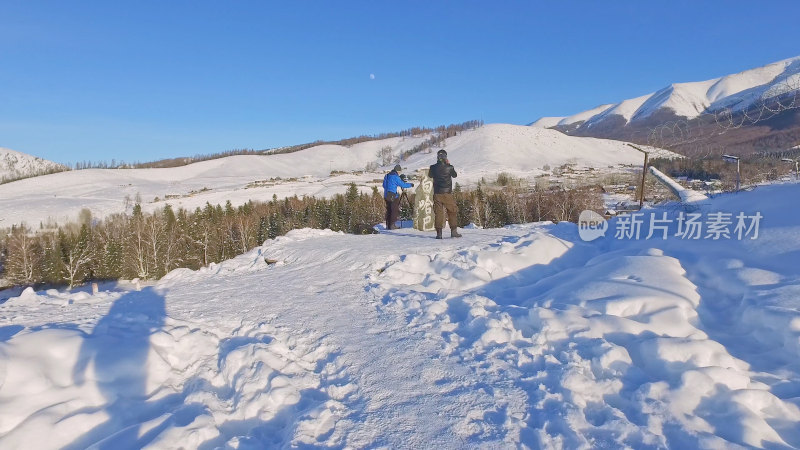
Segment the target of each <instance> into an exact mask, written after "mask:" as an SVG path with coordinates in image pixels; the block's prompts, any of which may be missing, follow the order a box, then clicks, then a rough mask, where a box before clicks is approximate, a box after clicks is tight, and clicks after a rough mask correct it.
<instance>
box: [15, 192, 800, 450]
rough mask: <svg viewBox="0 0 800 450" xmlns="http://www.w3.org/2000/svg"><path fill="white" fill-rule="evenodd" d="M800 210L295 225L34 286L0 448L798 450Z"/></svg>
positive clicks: (754, 198) (759, 200)
mask: <svg viewBox="0 0 800 450" xmlns="http://www.w3.org/2000/svg"><path fill="white" fill-rule="evenodd" d="M799 195H800V185H797V184H793V185H777V186H770V187H763V188H758V189H757V190H755V191H752V192H742V193H740V194H737V195H726V196H720V197H717V198H715V199H712V200H710V201H709V202H708V203H707V204H704V205H702V206H701V208H702V209H701V210H700V211H699V212H700V213H702V214H703V217H704V220H705V221H710V222H714V221H713V217H715V216H714V213H715V212H724V213H731V214H733V216H732V217H733V218H732V223H731V225H730V227H729V231H730V232H731V233H730V235H729V236H727V237H725V236H721V235H719V234H717V237H718V238H719V239H716V240H715V239H712V238H710V237H709V238H705V239H697V240H694V239H690V238H689V239H683V238H681V237H678V236H676V235H675V234H676V233H678V231H679V230H678V228H677V227H678V222H677V219H678V217H677V215H678V214H681V213H682V211H677V210H675V209H674V208H665V209H655V210H648V211H646V216H642V217H647V218H649V215H650V213H653V214H654V216H655V217H656V218H657V219H659V220H661V221H662V222H658V223H659V224H660V225H659V226H661V225H663V224H664V223H667V222H663V221H664V220H665V219H667V220H671V221H672V222H671V223H669V224H668V226H667V228H664V229H663V230H666V232H667V234H668V238H667V239H662V229H658V231H657V232H656V235H655V237H651V238H650V239H645V234H646V233H647V228H644V231H643V234H642V236H641V239H639V240H632V239H616V238H615V234H614V230H615V229H616V230H620V229H622V230H625V227H624V226H623V224H624V221H625V220H630V219H631V216H626V217H627V219H626V218H625V217H620V218H617V219H615V220H614V221H612V222H610V223H609V224H608V225H609V231H608V234H606V237H605V238H601V239H597V240H595V241H592V242H583V241H582V240H580V239H579V237H578V231H577V227H576V226H575V225H574V224H570V223H566V222H562V223H560V224H558V225H553V224H544V223H543V224H530V225H524V226H513V227H507V228H503V229H485V230H480V229H467V230H465V231H464V235H465V236H464V238H462V239H445V240H443V241H436V240H434V239H433V234H432V233H420V232H417V231H413V230H409V229H400V230H397V231H392V232H383V233H381V234H378V235H368V236H356V235H345V234H341V233H334V232H330V231H319V230H295V231H292V232H290V233H289V234H288V235H287V236H284V237H280V238H277V239H275V240H271V241H267V242H266V243H265V244H264V245H263V246H262V247H259V248H256V249H254V250H252V251H250V252H249V253H247V254H244V255H241V256H239V257H238V258H236V259H234V260H230V261H227V262H224V263H222V264H219V265H212V266H211V267H208V268H205V269H202V270H200V271H197V272H192V271H189V270H185V269H179V270H176V271H174V272H172V273H171V274H170V275H168V276H167V277H166V278H165V279H163V280H161V281H160V282H158V283H157V284H155V285H152V286H143V288H142V289H141V290H136V289H135V288H134V286H133V285H127V284H123V285H117V286H115V285H105V286H101V290H100V292H99V293H97V294H95V295H92V294H90V293H88V292H86V291H85V290H83V291H80V292H72V293H69V292H60V291H55V290H51V291H47V292H33V291H31V290H28V291H26V292H24V293H22V295H19V296H16V297H13V298H10V299H9V300H8V301H6V302H5V303H3V304H1V305H0V447H3V448H40V449H47V448H62V447H64V448H87V447H89V446H90V445H92V444H99V446H100V447H103V448H120V446H128V447H135V448H140V447H148V448H178V447H188V448H285V447H337V448H342V447H350V448H364V447H372V448H374V447H382V448H400V447H403V448H466V447H487V448H498V447H503V448H518V447H525V448H622V447H627V448H738V447H739V446H742V447H756V448H790V447H793V448H797V447H799V446H800V327H798V324H799V323H800V304H798V298H800V269H799V268H798V266H797V264H796V263H797V261H798V258H799V257H800V213H798V211H797V210H796V209H791V208H787V207H786V203H785V202H786V200H785V199H791V198H796V197H797V196H799ZM739 212H743V213H744V214H746V215H747V216H748V217H755V216H756V213H759V214H760V215H761V216H762V217H763V221H761V222H760V227H756V228H753V227H752V226H751V227H750V229H749V231H746V230H740V232H743V234H742V236H741V239H739V238H738V237H737V232H736V229H735V228H734V225H735V224H736V218H735V217H736V215H737V214H738V213H739ZM640 218H641V217H640ZM716 223H717V224H718V225H719V223H720V222H719V221H717V222H716ZM750 225H752V222H750ZM713 229H720V227H719V226H717V227H716V228H713ZM684 231H686V230H684ZM706 232H709V233H710V234H711V235H713V234H714V232H713V231H712V228H708V229H706V228H703V234H705V233H706ZM620 237H624V235H620ZM753 238H755V239H753ZM265 259H270V260H277V261H278V262H277V263H276V264H272V265H269V264H267V263H266V262H265Z"/></svg>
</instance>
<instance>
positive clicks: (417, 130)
mask: <svg viewBox="0 0 800 450" xmlns="http://www.w3.org/2000/svg"><path fill="white" fill-rule="evenodd" d="M481 125H483V121H482V120H480V121H478V120H470V121H467V122H464V123H460V124H451V125H440V126H438V127H435V128H429V127H412V128H408V129H406V130H402V131H397V132H391V133H378V134H374V135H361V136H355V137H350V138H345V139H339V140H334V141H323V140H317V141H314V142H308V143H305V144H299V145H292V146H288V147H281V148H277V149H262V150H254V149H251V148H243V149H234V150H228V151H225V152H219V153H209V154H198V155H195V156H192V157H179V158H167V159H160V160H157V161H150V162H133V163H126V162H124V161H117V160H115V159H112V160H111V161H110V162H108V161H99V162H95V161H78V162H76V163H75V164H74V165H73V168H74V169H75V170H81V169H154V168H167V167H179V166H185V165H187V164H191V163H196V162H200V161H208V160H212V159H219V158H225V157H228V156H237V155H266V154H281V153H293V152H298V151H300V150H305V149H308V148H311V147H316V146H319V145H342V146H345V147H350V146H353V145H355V144H359V143H362V142H368V141H375V140H382V139H389V138H393V137H413V136H422V135H425V134H429V133H434V132H435V135H436V136H435V138H434V140H433V141H431V142H430V143H428V144H426V146H425V147H421V148H420V149H418V150H416V151H420V150H423V149H425V148H429V147H430V146H432V145H438V144H439V143H440V142H442V141H444V139H447V138H448V137H452V136H455V135H456V134H457V133H458V132H460V131H463V130H466V129H471V128H476V127H479V126H481ZM413 153H416V152H413ZM409 155H410V154H409ZM61 170H62V171H63V170H69V168H67V167H64V168H63V169H61Z"/></svg>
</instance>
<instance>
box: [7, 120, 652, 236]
mask: <svg viewBox="0 0 800 450" xmlns="http://www.w3.org/2000/svg"><path fill="white" fill-rule="evenodd" d="M426 138H427V137H426V136H424V137H417V138H391V139H385V140H379V141H371V142H364V143H360V144H356V145H353V146H352V147H343V146H338V145H324V146H317V147H312V148H309V149H306V150H303V151H299V152H295V153H288V154H279V155H265V156H254V155H247V156H231V157H227V158H222V159H215V160H210V161H203V162H199V163H195V164H191V165H188V166H183V167H177V168H170V169H88V170H79V171H70V172H64V173H58V174H54V175H48V176H43V177H37V178H33V179H26V180H21V181H17V182H14V183H9V184H6V185H0V221H2V222H3V223H5V224H15V223H20V222H26V223H28V224H29V225H32V226H37V225H38V224H39V223H40V222H45V223H47V222H51V221H52V222H59V223H63V222H65V221H69V220H76V219H77V217H78V213H79V212H80V210H81V209H82V208H88V209H89V210H90V211H91V212H92V214H93V216H94V217H104V216H106V215H108V214H112V213H116V212H122V211H124V210H125V208H126V207H127V208H130V207H132V205H133V202H135V201H136V199H137V197H138V198H140V199H141V201H142V203H143V208H144V209H145V210H146V211H147V210H153V209H158V208H162V207H163V206H164V204H165V202H169V203H170V204H171V205H173V206H175V207H184V208H188V209H194V208H196V207H199V206H203V205H205V203H206V202H210V203H211V204H224V203H225V202H226V201H227V200H230V201H231V202H232V203H233V204H234V205H238V204H242V203H245V202H247V201H248V200H250V199H253V200H270V199H271V198H272V196H273V195H277V196H278V198H284V197H287V196H292V195H295V194H296V195H298V196H303V195H309V196H323V197H328V196H331V195H333V194H336V193H342V192H344V191H345V190H346V184H347V183H350V182H355V183H357V184H358V185H359V186H360V187H361V189H363V190H369V189H371V186H379V185H380V180H381V179H382V177H383V174H384V173H385V171H386V170H388V169H389V168H391V167H393V166H394V162H392V163H390V164H388V165H383V166H381V164H380V162H381V156H380V155H379V154H380V153H381V151H382V149H384V148H389V149H391V151H390V153H391V155H393V156H394V157H395V158H397V157H399V155H400V154H402V153H403V152H405V151H407V150H410V149H412V148H414V147H415V146H417V145H419V144H420V143H421V142H422V141H423V140H425V139H426ZM445 148H446V150H447V151H448V153H449V155H450V160H451V162H452V163H453V164H454V165H455V167H456V169H457V170H458V173H459V178H458V179H457V180H456V181H458V182H460V183H461V184H465V185H468V184H470V183H475V182H477V181H478V180H480V179H481V178H483V177H486V178H487V179H489V180H493V179H495V178H496V176H497V174H498V173H500V172H507V173H510V174H513V175H515V176H518V177H523V178H533V177H534V176H536V175H539V174H541V173H543V172H544V171H543V170H542V168H543V167H544V166H546V165H549V166H551V167H557V166H559V165H562V164H565V163H576V164H578V165H579V166H592V167H597V168H604V169H608V167H609V166H611V167H612V168H613V167H618V166H619V165H625V164H640V163H641V154H640V153H639V152H637V151H636V150H634V149H632V148H630V147H628V146H627V145H626V144H625V143H624V142H619V141H610V140H603V139H594V138H578V137H571V136H565V135H564V134H563V133H560V132H557V131H554V130H545V129H539V128H532V127H525V126H516V125H504V124H494V125H486V126H483V127H480V128H478V129H475V130H469V131H465V132H463V133H462V134H460V135H458V136H455V137H452V138H449V139H448V140H447V141H446V143H445ZM435 162H436V161H435V151H434V152H433V153H425V152H423V153H418V154H415V155H413V156H411V157H410V158H409V159H408V161H403V162H402V165H403V166H404V168H405V170H406V173H408V174H411V173H412V172H413V171H414V170H416V169H420V168H427V167H428V166H429V165H431V164H433V163H435ZM370 165H372V166H378V169H377V170H375V171H372V172H364V173H361V174H352V173H349V172H353V171H364V170H365V169H366V168H367V167H368V166H370ZM337 171H338V172H348V173H347V174H338V175H335V176H331V172H337ZM277 178H280V180H277ZM126 198H127V199H128V201H126ZM156 198H158V200H159V201H155V199H156Z"/></svg>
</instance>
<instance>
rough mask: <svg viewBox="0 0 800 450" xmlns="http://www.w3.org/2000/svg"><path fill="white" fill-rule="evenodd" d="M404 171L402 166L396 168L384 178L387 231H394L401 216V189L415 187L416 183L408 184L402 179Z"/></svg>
mask: <svg viewBox="0 0 800 450" xmlns="http://www.w3.org/2000/svg"><path fill="white" fill-rule="evenodd" d="M402 170H403V168H402V167H400V164H398V165H396V166H394V169H392V171H391V172H389V173H387V174H386V176H385V177H383V200H384V201H385V202H386V229H387V230H394V229H396V228H397V227H396V226H395V223H396V222H397V218H398V217H399V216H400V194H401V192H400V188H403V189H408V188H410V187H414V183H406V182H405V181H403V179H402V178H400V174H399V173H400V172H401V171H402Z"/></svg>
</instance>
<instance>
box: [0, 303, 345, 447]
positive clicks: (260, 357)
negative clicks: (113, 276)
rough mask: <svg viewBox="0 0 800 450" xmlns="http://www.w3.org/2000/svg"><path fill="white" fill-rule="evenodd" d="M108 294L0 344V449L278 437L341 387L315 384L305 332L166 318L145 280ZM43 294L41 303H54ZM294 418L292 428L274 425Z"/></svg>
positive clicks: (331, 400)
mask: <svg viewBox="0 0 800 450" xmlns="http://www.w3.org/2000/svg"><path fill="white" fill-rule="evenodd" d="M81 294H83V295H81ZM85 295H86V294H85V293H79V294H75V295H74V297H76V298H75V299H69V300H71V301H74V300H78V301H80V300H81V299H82V298H83V297H85ZM34 296H35V294H33V295H32V294H31V293H30V292H28V293H26V294H25V295H23V296H21V297H19V298H15V299H12V300H10V301H9V302H8V304H7V305H6V308H8V307H9V306H10V307H14V306H17V305H19V306H22V305H30V304H31V303H32V302H34V301H36V299H34V298H32V297H34ZM62 297H63V296H62ZM116 297H117V298H116V299H113V300H112V301H113V304H112V306H111V311H109V312H108V314H107V315H105V316H103V317H102V318H100V319H99V321H97V324H96V325H95V326H94V328H93V329H91V330H88V331H85V330H83V329H82V328H83V327H80V326H78V327H75V328H72V327H71V326H70V325H69V324H60V325H59V326H57V327H52V328H48V325H44V326H41V327H39V328H34V329H33V330H31V331H30V332H27V333H25V332H20V331H22V330H21V329H20V330H17V331H16V333H15V335H14V336H11V337H10V339H8V340H6V341H5V342H2V343H0V353H2V355H3V359H2V366H0V368H2V371H0V374H2V375H3V377H2V379H3V382H2V385H0V403H2V404H3V405H4V406H3V408H2V414H0V441H2V442H3V446H4V447H6V448H61V447H64V446H66V447H67V448H86V447H87V446H89V445H92V444H95V445H100V446H101V447H103V448H106V447H109V448H140V447H143V446H151V447H153V448H177V447H184V448H198V447H201V446H203V445H205V446H208V447H209V448H212V447H215V446H233V447H237V446H241V445H245V444H247V443H249V445H254V446H265V445H267V446H273V445H274V446H280V445H285V444H286V442H288V441H286V440H287V439H292V438H294V439H295V441H296V442H304V441H307V442H309V443H313V442H315V438H316V436H318V435H319V434H320V433H324V432H326V431H328V430H330V428H331V427H332V423H333V420H332V417H334V415H335V411H336V410H337V409H339V406H338V405H337V401H336V400H335V398H337V397H341V396H342V395H343V392H342V391H341V390H342V389H343V388H342V387H340V386H336V385H331V386H330V388H331V389H330V392H329V393H326V390H325V388H324V387H323V386H322V383H323V380H324V379H326V377H328V376H329V375H331V374H329V373H328V372H327V371H328V369H329V367H328V363H329V361H328V358H329V357H330V355H329V351H328V349H327V348H326V347H325V346H324V345H321V344H320V343H319V342H318V341H317V340H316V339H315V338H314V337H313V336H311V335H304V336H297V335H293V334H291V333H289V332H287V331H286V330H281V329H278V328H276V327H274V326H272V325H271V324H270V323H269V321H265V322H260V323H248V322H247V321H241V322H239V323H228V324H220V323H219V322H216V321H215V323H214V326H213V327H209V326H208V324H204V323H192V322H187V321H183V320H177V319H173V318H171V317H169V316H166V315H165V313H164V297H163V296H162V294H160V293H158V292H157V290H154V289H153V288H146V289H145V290H143V291H141V292H136V291H133V292H130V293H127V294H123V295H121V296H120V295H117V296H116ZM48 300H49V299H48V298H44V299H40V301H43V303H44V304H42V303H40V306H39V307H40V309H53V308H54V307H63V306H64V302H63V299H62V300H61V301H58V300H57V301H54V302H50V301H48ZM101 303H104V302H101ZM68 304H73V303H68ZM56 309H57V308H56ZM4 328H7V327H4ZM223 330H224V331H223ZM26 331H27V330H26ZM337 389H339V392H336V390H337ZM344 389H345V391H346V388H344ZM329 394H330V395H329ZM294 423H296V424H297V425H296V427H297V429H298V432H297V435H296V436H285V435H283V434H282V433H281V431H282V430H283V429H284V428H285V427H286V425H287V424H294ZM45 429H47V430H48V431H47V432H42V431H43V430H45ZM242 430H247V431H249V432H252V434H251V435H247V436H243V433H242Z"/></svg>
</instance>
